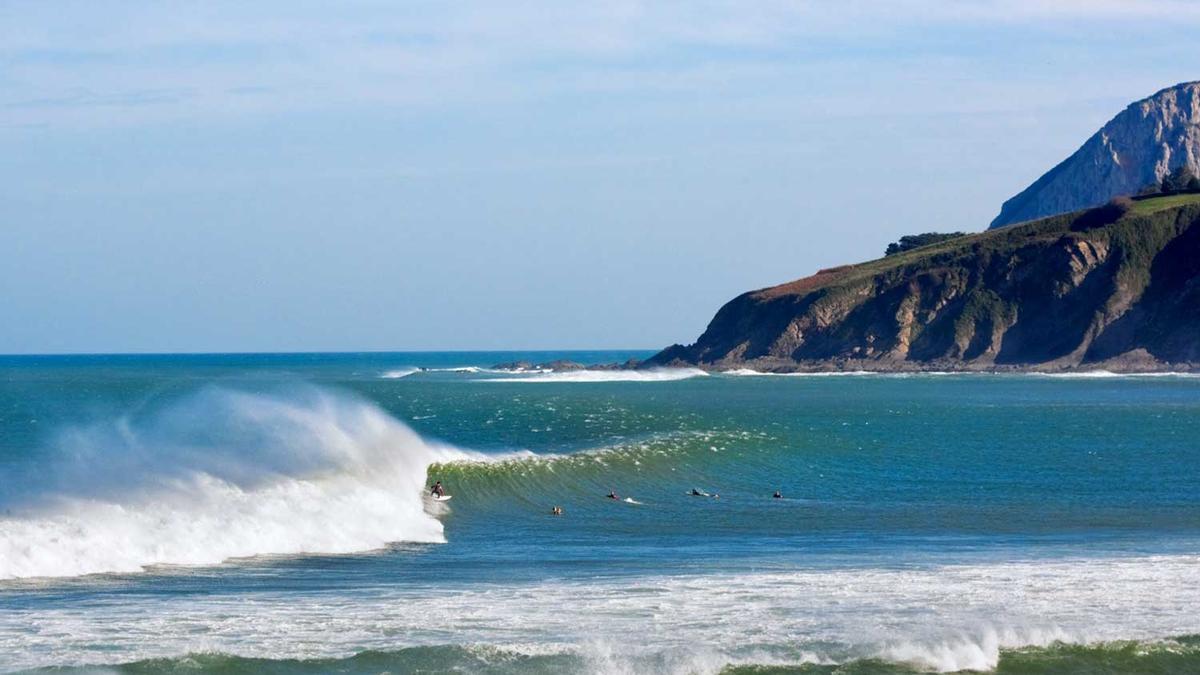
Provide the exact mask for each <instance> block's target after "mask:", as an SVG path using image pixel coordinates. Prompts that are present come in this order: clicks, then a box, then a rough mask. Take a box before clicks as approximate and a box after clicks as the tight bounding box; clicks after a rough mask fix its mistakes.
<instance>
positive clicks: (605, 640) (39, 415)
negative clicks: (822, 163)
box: [0, 352, 1200, 673]
mask: <svg viewBox="0 0 1200 675" xmlns="http://www.w3.org/2000/svg"><path fill="white" fill-rule="evenodd" d="M645 355H646V354H645V353H640V352H607V353H596V352H591V353H533V354H512V353H499V354H496V353H492V354H488V353H425V354H337V355H328V354H296V355H193V356H76V357H4V358H3V359H0V671H24V670H34V671H37V670H39V669H48V670H49V671H51V672H89V673H90V672H130V673H143V672H188V673H204V672H220V673H230V672H254V673H258V672H267V673H324V672H345V673H382V672H390V673H403V672H467V673H476V672H483V673H562V672H567V673H646V672H665V673H719V672H732V673H741V672H746V673H791V672H797V673H832V672H839V673H893V672H901V673H910V672H953V671H959V670H974V671H996V672H1003V673H1018V672H1022V673H1024V672H1032V673H1042V672H1055V673H1058V672H1081V673H1082V672H1089V673H1092V672H1124V671H1135V672H1196V671H1200V638H1198V637H1196V635H1197V634H1198V633H1200V611H1197V609H1196V608H1197V607H1200V555H1198V554H1200V379H1197V378H1194V377H1190V376H1183V375H1178V376H1172V375H1168V376H1155V377H1140V376H1111V375H1105V374H1103V373H1096V374H1091V375H1090V376H1086V377H1081V376H1074V377H1048V376H1038V375H951V374H940V375H939V374H922V375H903V376H900V375H868V374H846V375H837V376H768V375H759V374H755V373H753V372H749V371H739V372H737V373H735V374H706V373H704V372H702V371H699V370H689V369H679V370H656V371H638V372H630V371H605V370H584V371H574V372H555V373H548V372H509V371H496V370H494V369H492V366H493V365H494V364H496V363H499V362H506V361H514V360H517V359H527V360H530V361H534V362H539V361H548V360H552V359H557V358H568V359H573V360H576V361H583V362H589V363H599V362H617V361H623V360H625V359H627V358H630V357H644V356H645ZM434 480H441V481H442V483H443V484H444V485H445V487H446V489H447V492H448V493H449V494H451V495H452V496H453V499H452V500H451V501H448V502H442V503H437V502H433V501H431V500H428V499H427V498H425V497H424V495H425V493H426V492H427V486H428V485H430V484H431V483H432V482H433V481H434ZM693 488H694V489H696V490H697V491H700V492H703V493H708V494H709V495H711V496H708V497H703V496H700V497H697V496H691V495H690V492H691V491H692V489H693ZM776 490H778V491H780V493H781V494H782V498H781V499H776V498H774V497H773V493H774V492H775V491H776ZM610 491H611V492H614V493H616V495H618V496H619V497H620V499H617V500H613V499H608V498H607V497H606V495H608V493H609V492H610ZM554 506H560V507H561V508H562V509H563V515H561V516H552V515H550V511H551V508H552V507H554Z"/></svg>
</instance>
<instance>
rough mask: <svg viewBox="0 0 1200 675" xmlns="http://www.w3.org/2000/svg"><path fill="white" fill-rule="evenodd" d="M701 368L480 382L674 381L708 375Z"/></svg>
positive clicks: (545, 375) (583, 372)
mask: <svg viewBox="0 0 1200 675" xmlns="http://www.w3.org/2000/svg"><path fill="white" fill-rule="evenodd" d="M707 375H708V373H707V372H705V371H703V370H700V369H699V368H653V369H650V370H564V371H555V372H541V373H530V374H528V375H523V376H521V377H490V378H486V379H480V380H477V381H478V382H530V383H546V382H673V381H676V380H687V379H690V378H693V377H706V376H707Z"/></svg>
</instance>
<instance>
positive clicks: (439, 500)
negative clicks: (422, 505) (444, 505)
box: [430, 495, 454, 502]
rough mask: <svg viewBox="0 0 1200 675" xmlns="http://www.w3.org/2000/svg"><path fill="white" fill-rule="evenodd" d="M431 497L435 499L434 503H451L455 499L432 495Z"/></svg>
mask: <svg viewBox="0 0 1200 675" xmlns="http://www.w3.org/2000/svg"><path fill="white" fill-rule="evenodd" d="M430 496H431V497H433V501H435V502H448V501H450V499H451V498H453V497H454V495H442V496H440V497H439V496H438V495H430Z"/></svg>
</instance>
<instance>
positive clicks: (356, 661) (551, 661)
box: [55, 635, 1200, 675]
mask: <svg viewBox="0 0 1200 675" xmlns="http://www.w3.org/2000/svg"><path fill="white" fill-rule="evenodd" d="M990 639H992V638H987V637H985V638H984V639H983V641H982V642H988V641H989V640H990ZM954 649H955V648H954V647H945V648H938V647H932V648H931V647H930V646H928V645H921V644H915V643H914V644H904V645H896V646H895V647H893V648H891V650H890V651H885V652H881V653H878V654H875V655H869V656H868V655H863V656H858V657H854V656H844V655H831V654H829V653H828V652H830V651H833V652H837V651H838V650H837V649H836V648H834V649H831V648H830V647H829V646H828V645H814V646H812V647H805V646H798V647H779V646H776V647H771V646H754V647H749V648H745V649H741V650H736V651H734V652H732V653H731V652H727V651H723V650H718V649H714V648H711V647H705V646H703V645H696V646H695V647H694V648H691V649H687V650H684V649H674V650H630V649H628V648H624V649H623V648H618V647H615V646H613V645H610V644H607V643H604V642H593V643H590V644H585V645H579V646H574V647H570V646H566V645H560V646H553V645H547V646H534V645H470V646H459V645H441V646H423V647H409V648H405V649H398V650H394V651H364V652H359V653H358V654H355V655H353V656H349V657H344V658H315V659H272V658H254V657H242V656H233V655H228V654H221V653H203V654H190V655H187V656H183V657H178V658H163V659H147V660H143V661H137V662H133V663H127V664H122V665H115V666H109V667H106V668H103V669H102V670H99V669H97V668H95V667H79V668H58V669H55V672H64V673H96V672H104V673H127V672H128V673H141V672H147V671H165V672H175V671H176V670H186V671H187V672H189V673H230V674H236V673H260V672H264V671H268V670H269V671H270V672H273V673H296V674H307V673H327V672H339V673H351V674H358V673H363V674H366V673H379V672H387V671H391V672H416V671H421V670H425V669H434V670H437V671H439V672H488V673H530V672H536V673H542V672H546V673H550V672H559V673H588V674H592V673H595V674H597V675H599V674H609V673H636V672H658V673H689V674H703V675H718V674H724V675H740V674H743V673H745V674H751V673H754V674H761V673H772V674H776V675H790V674H796V675H809V674H812V675H817V674H820V675H825V674H829V675H833V674H834V673H860V672H861V673H878V674H880V675H886V674H905V675H908V674H914V673H930V672H940V673H945V672H962V671H969V672H997V671H999V672H1004V673H1050V672H1071V673H1184V672H1196V671H1197V670H1200V636H1194V635H1189V636H1180V637H1176V638H1169V639H1163V640H1123V641H1110V642H1095V643H1084V644H1079V643H1072V642H1067V641H1060V640H1048V641H1046V642H1044V643H1042V642H1039V641H1037V639H1036V638H1034V642H1033V643H1029V644H1016V645H1013V646H999V645H998V644H982V643H981V644H974V643H968V642H964V643H963V644H962V645H960V646H959V648H958V650H959V654H957V655H956V654H953V653H951V652H952V651H954ZM985 652H986V655H985V656H981V655H983V654H984V653H985Z"/></svg>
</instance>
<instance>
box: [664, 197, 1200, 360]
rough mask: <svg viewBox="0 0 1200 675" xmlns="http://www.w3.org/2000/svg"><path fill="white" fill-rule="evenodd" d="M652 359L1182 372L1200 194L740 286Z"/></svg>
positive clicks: (1195, 300) (1194, 326) (1199, 271)
mask: <svg viewBox="0 0 1200 675" xmlns="http://www.w3.org/2000/svg"><path fill="white" fill-rule="evenodd" d="M1114 218H1115V220H1113V219H1114ZM650 363H651V364H657V365H681V364H689V365H702V366H708V367H715V368H734V367H751V368H755V369H757V370H765V371H780V370H829V369H836V368H849V369H867V370H897V369H901V370H902V369H938V370H940V369H951V370H963V369H965V370H979V369H996V368H1000V369H1003V368H1038V369H1065V368H1075V367H1088V368H1095V367H1108V368H1113V369H1124V370H1150V369H1157V368H1188V369H1191V368H1193V367H1195V365H1194V364H1200V195H1179V196H1174V197H1160V198H1155V199H1148V200H1144V201H1139V202H1137V203H1136V204H1135V205H1134V207H1133V209H1132V210H1130V211H1128V212H1126V213H1124V214H1123V215H1122V214H1121V213H1115V214H1111V213H1110V211H1109V210H1107V209H1098V210H1095V211H1090V212H1080V213H1075V214H1069V215H1063V216H1057V217H1053V218H1048V219H1044V220H1040V221H1036V222H1032V223H1027V224H1023V225H1017V226H1013V227H1007V228H1004V229H1000V230H991V231H988V232H983V233H980V234H976V235H970V236H967V237H962V238H959V239H954V240H952V241H949V242H944V243H941V244H935V245H932V246H928V247H924V248H920V249H916V250H913V251H909V252H907V253H902V254H899V255H895V256H890V257H888V258H884V259H882V260H877V261H873V262H869V263H863V264H861V265H852V266H846V267H840V268H835V269H830V270H823V271H821V272H819V273H817V274H816V275H814V276H812V277H808V278H806V279H801V280H799V281H794V282H791V283H788V284H783V285H781V286H775V287H773V288H767V289H762V290H758V291H753V292H750V293H746V294H744V295H741V296H739V297H737V298H735V299H734V300H732V301H731V302H729V303H728V304H726V305H725V306H724V307H722V308H721V310H720V311H719V312H717V315H716V316H715V317H714V318H713V320H712V322H711V323H710V324H709V326H708V329H707V330H706V331H705V332H704V334H703V335H702V336H700V339H699V340H698V341H697V342H696V343H695V344H693V345H691V346H687V347H685V346H681V345H675V346H673V347H670V348H668V349H666V350H664V351H663V352H661V353H659V354H658V355H657V356H655V357H653V358H652V359H651V360H650Z"/></svg>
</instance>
